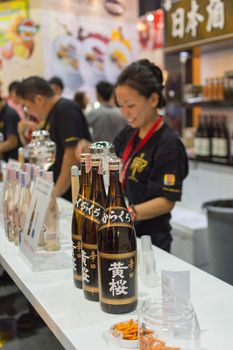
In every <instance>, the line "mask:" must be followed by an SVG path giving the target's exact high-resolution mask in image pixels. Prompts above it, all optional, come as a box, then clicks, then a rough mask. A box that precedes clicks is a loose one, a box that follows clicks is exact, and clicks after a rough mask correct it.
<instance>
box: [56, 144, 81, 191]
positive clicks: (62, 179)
mask: <svg viewBox="0 0 233 350" xmlns="http://www.w3.org/2000/svg"><path fill="white" fill-rule="evenodd" d="M76 163H77V160H76V158H75V146H72V147H67V148H66V149H65V152H64V155H63V159H62V166H61V171H60V174H59V176H58V179H57V182H56V185H55V188H54V193H55V196H57V197H59V196H62V195H63V194H64V193H65V192H66V191H67V190H68V189H69V187H70V184H71V181H70V167H71V166H72V165H74V164H76Z"/></svg>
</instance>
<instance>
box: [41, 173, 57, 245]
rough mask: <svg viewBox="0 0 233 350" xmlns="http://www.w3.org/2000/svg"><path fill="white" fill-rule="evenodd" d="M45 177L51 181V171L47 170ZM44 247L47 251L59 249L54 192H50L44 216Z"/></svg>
mask: <svg viewBox="0 0 233 350" xmlns="http://www.w3.org/2000/svg"><path fill="white" fill-rule="evenodd" d="M45 179H46V180H47V181H51V182H53V172H52V171H47V172H46V173H45ZM44 249H45V250H47V251H54V250H59V249H60V230H59V209H58V205H57V199H56V197H55V195H54V192H52V194H51V199H50V202H49V206H48V209H47V212H46V216H45V222H44Z"/></svg>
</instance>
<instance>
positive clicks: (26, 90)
mask: <svg viewBox="0 0 233 350" xmlns="http://www.w3.org/2000/svg"><path fill="white" fill-rule="evenodd" d="M16 94H17V95H18V96H19V97H21V98H23V99H26V100H30V101H34V98H35V96H36V95H42V96H46V97H52V96H54V95H55V94H54V92H53V89H52V88H51V86H50V84H49V83H48V81H47V80H45V79H43V78H41V77H37V76H32V77H29V78H27V79H24V80H23V81H22V82H20V83H19V85H18V86H17V89H16Z"/></svg>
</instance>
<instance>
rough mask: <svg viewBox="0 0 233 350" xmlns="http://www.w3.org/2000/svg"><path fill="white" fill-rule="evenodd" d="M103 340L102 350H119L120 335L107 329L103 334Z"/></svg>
mask: <svg viewBox="0 0 233 350" xmlns="http://www.w3.org/2000/svg"><path fill="white" fill-rule="evenodd" d="M103 338H104V341H105V347H104V349H103V350H120V349H121V341H122V333H121V332H119V331H117V330H114V329H109V330H107V331H104V332H103Z"/></svg>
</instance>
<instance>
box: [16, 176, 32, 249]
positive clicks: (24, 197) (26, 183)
mask: <svg viewBox="0 0 233 350" xmlns="http://www.w3.org/2000/svg"><path fill="white" fill-rule="evenodd" d="M21 186H22V187H21V195H20V203H19V220H18V235H19V237H18V239H19V243H20V242H21V238H22V232H23V228H24V225H25V221H26V217H27V213H28V209H29V206H30V202H31V193H30V180H29V175H28V173H27V172H22V173H21Z"/></svg>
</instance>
